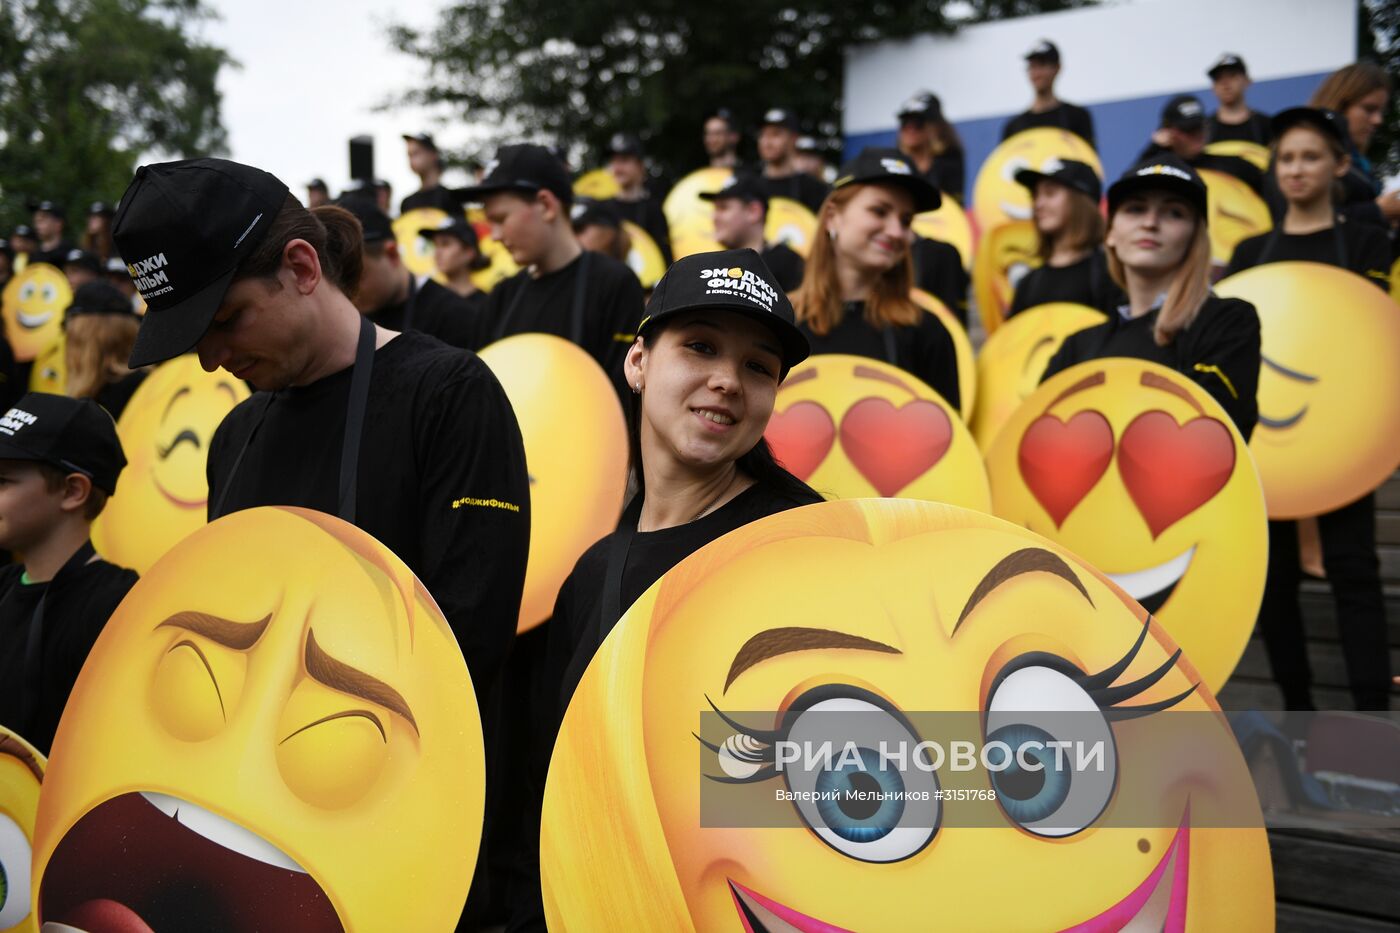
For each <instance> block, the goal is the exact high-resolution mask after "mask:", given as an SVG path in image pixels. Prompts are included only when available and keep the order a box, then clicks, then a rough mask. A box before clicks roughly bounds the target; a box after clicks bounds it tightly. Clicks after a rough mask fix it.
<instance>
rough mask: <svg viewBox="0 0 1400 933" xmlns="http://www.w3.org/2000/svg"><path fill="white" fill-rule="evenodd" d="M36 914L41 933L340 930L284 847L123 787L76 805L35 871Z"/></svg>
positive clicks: (173, 801)
mask: <svg viewBox="0 0 1400 933" xmlns="http://www.w3.org/2000/svg"><path fill="white" fill-rule="evenodd" d="M39 917H40V919H41V921H42V922H43V927H42V929H43V930H44V931H46V933H67V931H69V930H80V931H86V933H150V931H152V930H208V931H216V930H217V931H227V933H244V931H247V933H252V931H254V930H274V929H275V930H282V929H290V930H299V931H308V933H312V931H314V933H323V931H325V933H329V931H342V930H343V929H344V927H343V926H342V925H341V922H340V918H339V917H338V916H337V915H336V912H335V908H334V907H333V906H332V905H331V902H330V899H329V898H328V897H327V896H326V894H325V892H324V891H322V890H321V887H320V885H318V884H317V883H316V881H315V879H313V878H312V877H311V876H310V875H309V874H308V873H307V872H306V870H305V869H303V868H301V866H299V865H298V864H297V863H296V862H295V861H294V860H292V859H291V858H290V857H289V856H288V855H287V854H286V853H284V852H282V851H281V850H280V849H278V848H276V847H275V846H273V845H272V844H271V843H269V842H268V841H267V840H265V839H263V838H261V837H260V836H258V835H257V834H255V833H253V832H251V831H249V830H247V829H245V828H243V827H242V826H239V825H238V824H236V823H233V822H230V821H229V820H226V819H224V818H223V817H221V816H217V815H216V814H213V813H210V812H209V811H208V810H205V809H203V808H202V807H198V806H195V805H194V804H191V803H188V802H186V801H183V800H180V799H178V798H175V797H169V796H166V795H165V794H139V793H132V794H123V795H122V796H120V797H116V798H114V799H112V800H108V801H107V802H105V803H103V804H100V805H99V806H97V807H95V808H94V809H92V810H90V811H89V812H88V813H86V814H84V815H83V817H82V819H80V820H78V822H77V823H75V824H74V825H73V827H72V828H71V829H70V830H68V832H67V833H66V834H65V835H64V837H63V839H62V840H61V841H60V842H59V844H58V847H57V848H56V849H55V850H54V853H53V857H52V858H51V859H50V860H49V864H48V867H47V868H46V870H45V871H44V877H43V881H42V882H41V885H40V891H39Z"/></svg>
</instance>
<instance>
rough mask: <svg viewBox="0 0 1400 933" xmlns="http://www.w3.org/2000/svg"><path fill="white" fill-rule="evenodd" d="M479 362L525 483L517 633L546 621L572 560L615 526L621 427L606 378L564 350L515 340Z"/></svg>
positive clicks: (563, 345) (549, 339) (620, 490)
mask: <svg viewBox="0 0 1400 933" xmlns="http://www.w3.org/2000/svg"><path fill="white" fill-rule="evenodd" d="M481 359H482V361H483V362H485V363H486V365H487V366H490V367H491V371H492V372H493V373H495V374H496V378H497V379H499V380H500V382H501V386H502V388H504V389H505V390H506V397H507V398H509V399H510V405H511V408H513V409H515V417H516V418H517V419H519V421H520V433H521V435H522V437H523V438H524V441H525V463H526V465H527V467H528V469H529V473H530V560H529V563H528V564H527V565H526V570H525V593H524V596H523V597H522V598H521V601H520V622H519V629H518V630H519V631H522V632H523V631H526V630H527V629H531V628H534V627H535V626H537V625H539V624H540V623H541V622H543V621H544V620H545V619H547V618H549V616H550V614H551V613H552V612H553V611H554V600H555V597H557V596H558V595H559V587H560V586H562V585H563V583H564V578H565V577H567V576H568V575H569V572H570V571H571V570H573V569H574V564H575V563H577V562H578V559H579V557H580V556H582V554H583V552H584V551H586V550H588V548H589V546H590V545H592V544H593V542H595V541H597V540H598V539H599V538H602V537H604V536H606V535H607V534H608V533H609V532H611V531H612V530H613V528H615V527H616V526H617V518H618V516H619V515H620V514H621V513H622V504H623V503H622V497H623V494H624V493H625V491H626V484H627V425H626V422H625V421H624V420H623V415H622V406H621V405H620V404H619V403H618V400H617V392H616V391H615V390H614V389H613V387H612V383H611V382H610V381H609V379H608V377H607V375H606V374H605V373H604V372H603V370H602V368H601V367H599V365H598V364H597V363H596V362H595V361H594V359H593V358H592V357H591V356H589V355H588V354H587V353H585V352H584V351H583V350H580V349H579V348H578V347H576V346H574V345H573V344H572V343H570V342H569V341H567V340H564V339H562V338H560V337H554V336H551V335H549V334H518V335H516V336H514V337H507V338H506V339H505V340H500V341H497V342H496V343H493V344H491V345H490V346H489V347H486V348H485V349H484V350H482V351H481Z"/></svg>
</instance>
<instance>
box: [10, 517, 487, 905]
mask: <svg viewBox="0 0 1400 933" xmlns="http://www.w3.org/2000/svg"><path fill="white" fill-rule="evenodd" d="M483 803H484V758H483V749H482V738H481V724H480V719H479V716H478V712H477V706H476V699H475V695H474V693H473V691H472V685H471V678H470V675H469V674H468V673H467V666H466V663H465V662H464V661H463V659H462V652H461V650H460V649H459V648H458V646H457V643H456V640H455V639H454V638H453V636H452V631H451V629H450V628H449V627H448V625H447V621H446V620H445V619H444V618H443V615H442V612H441V611H440V610H439V609H438V607H437V604H436V603H434V602H433V599H432V597H431V596H430V595H429V594H428V592H427V590H426V589H424V588H423V585H422V584H421V583H420V582H419V581H418V579H417V578H416V577H414V575H413V573H412V572H411V571H410V570H409V569H408V567H407V566H406V565H405V564H404V563H403V562H402V561H401V560H399V558H398V557H397V556H395V555H394V554H393V553H392V552H391V551H389V550H388V549H387V548H385V547H384V546H383V545H382V544H380V543H379V542H378V541H376V540H375V539H374V538H372V537H371V536H369V535H367V534H365V533H364V532H362V531H360V530H359V529H358V528H355V527H354V526H353V525H350V524H348V523H346V522H343V521H341V520H340V519H338V518H335V517H334V516H330V515H326V514H323V513H320V512H313V511H310V510H305V509H292V508H271V507H263V508H257V509H249V510H247V511H243V512H237V513H235V514H232V515H228V516H225V517H224V518H221V519H219V520H218V521H216V522H213V523H211V524H209V525H207V526H205V527H204V528H201V529H200V530H199V531H197V532H195V533H194V534H192V535H190V536H189V537H188V538H186V539H185V540H184V541H182V542H181V543H180V544H179V546H178V547H176V548H175V549H174V550H173V551H171V552H170V553H169V554H167V555H166V556H165V557H164V558H162V559H161V560H160V561H159V562H158V563H157V564H156V565H155V566H154V567H152V568H151V570H150V571H149V572H148V573H146V574H144V575H143V576H142V578H141V581H140V582H139V583H137V585H136V586H135V587H133V588H132V590H131V592H130V593H129V594H128V595H127V597H126V599H124V600H123V601H122V603H121V605H120V606H119V607H118V608H117V611H116V612H115V613H114V614H113V615H112V618H111V620H110V621H109V622H108V623H107V625H106V627H105V628H104V629H103V630H102V634H101V635H100V636H99V637H98V639H97V642H96V644H95V645H94V646H93V648H92V652H91V654H89V656H88V658H87V662H86V663H85V664H84V666H83V669H82V672H81V673H80V674H79V675H78V680H77V683H76V684H75V686H74V688H73V693H72V695H71V696H70V698H69V700H68V705H67V707H66V708H65V709H64V713H63V719H62V721H61V722H60V723H59V727H58V734H57V736H56V737H55V739H54V745H53V751H52V754H51V755H50V766H49V769H48V772H47V773H46V774H45V776H44V791H43V793H42V795H41V797H40V801H39V814H38V819H37V826H36V831H35V844H34V875H35V880H34V885H33V896H34V900H35V905H36V910H37V912H38V919H39V921H40V923H41V924H47V923H50V922H52V923H55V924H61V925H66V926H59V927H57V929H61V930H67V929H69V928H77V929H79V930H85V931H88V933H108V931H122V933H148V931H151V930H223V931H233V933H243V931H248V933H252V931H255V930H298V931H306V933H320V931H341V930H450V929H452V928H453V925H454V924H455V923H456V921H457V918H458V916H459V914H460V912H461V909H462V905H463V904H464V903H465V901H466V895H467V888H468V886H469V885H470V883H471V878H472V873H473V868H474V865H475V862H476V855H477V846H478V843H479V841H480V837H481V820H482V810H483Z"/></svg>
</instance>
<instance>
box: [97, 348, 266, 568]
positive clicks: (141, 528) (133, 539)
mask: <svg viewBox="0 0 1400 933" xmlns="http://www.w3.org/2000/svg"><path fill="white" fill-rule="evenodd" d="M248 395H249V392H248V386H247V385H246V384H245V383H243V382H242V381H240V380H238V379H235V378H233V377H232V376H230V375H229V374H228V373H226V372H224V371H223V370H219V371H218V372H213V373H206V372H205V371H204V369H203V368H202V367H201V366H200V365H199V357H197V356H194V355H193V354H186V355H185V356H178V357H176V358H175V359H173V360H171V361H169V362H168V363H163V364H161V365H160V366H159V367H157V368H156V369H155V370H154V371H153V372H152V373H151V374H150V375H149V376H147V377H146V378H145V379H144V380H143V381H142V382H141V385H139V386H137V388H136V391H135V392H134V393H132V396H131V400H130V401H129V402H128V403H127V405H126V409H125V410H124V411H123V412H122V416H121V418H120V419H119V420H118V421H117V436H118V437H120V438H121V442H122V449H123V450H125V451H126V455H127V457H128V458H129V459H128V462H127V466H126V470H125V471H123V473H122V484H121V491H120V492H118V493H117V494H116V495H115V496H113V497H112V498H111V499H110V500H109V501H108V503H107V508H105V509H103V510H102V514H101V515H99V516H98V518H97V521H96V522H94V523H93V526H92V542H93V547H95V548H97V552H98V553H99V554H101V555H102V556H103V558H105V559H106V560H108V561H110V562H111V563H114V564H116V565H117V566H119V567H130V568H132V569H133V570H135V571H136V572H137V573H141V574H144V573H145V572H146V571H147V570H149V569H150V568H151V566H152V565H153V564H155V562H156V561H157V560H159V559H160V557H161V556H162V555H164V554H165V552H166V551H169V550H170V549H171V548H172V547H174V546H175V544H176V542H178V541H179V540H180V539H182V538H184V537H185V536H186V535H188V534H190V533H191V532H193V531H194V530H195V529H197V528H199V527H200V526H202V525H203V524H204V523H205V521H206V519H207V514H208V511H209V509H208V506H209V481H208V479H207V478H206V476H205V472H204V467H205V464H206V462H207V461H208V459H209V442H210V441H211V440H213V438H214V430H215V429H216V428H218V426H219V424H220V422H222V421H223V420H224V416H225V415H227V414H228V413H229V412H231V411H233V407H234V406H235V405H237V404H238V403H239V402H241V401H243V400H244V399H246V398H247V397H248Z"/></svg>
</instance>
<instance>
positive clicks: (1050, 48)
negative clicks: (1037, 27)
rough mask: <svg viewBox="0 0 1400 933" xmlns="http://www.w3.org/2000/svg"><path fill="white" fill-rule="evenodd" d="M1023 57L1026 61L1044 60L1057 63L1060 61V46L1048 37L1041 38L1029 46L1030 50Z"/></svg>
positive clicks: (1053, 63)
mask: <svg viewBox="0 0 1400 933" xmlns="http://www.w3.org/2000/svg"><path fill="white" fill-rule="evenodd" d="M1024 57H1025V59H1026V61H1028V62H1033V61H1044V62H1049V63H1051V64H1052V65H1058V64H1059V63H1060V47H1059V46H1057V45H1056V44H1055V43H1053V42H1051V41H1050V40H1049V39H1041V40H1040V41H1039V42H1037V43H1036V44H1035V45H1033V46H1031V49H1030V51H1029V52H1027V53H1026V54H1025V56H1024Z"/></svg>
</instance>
